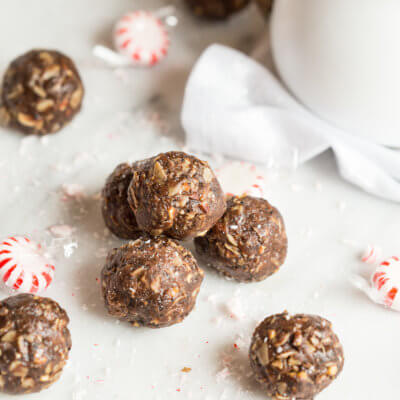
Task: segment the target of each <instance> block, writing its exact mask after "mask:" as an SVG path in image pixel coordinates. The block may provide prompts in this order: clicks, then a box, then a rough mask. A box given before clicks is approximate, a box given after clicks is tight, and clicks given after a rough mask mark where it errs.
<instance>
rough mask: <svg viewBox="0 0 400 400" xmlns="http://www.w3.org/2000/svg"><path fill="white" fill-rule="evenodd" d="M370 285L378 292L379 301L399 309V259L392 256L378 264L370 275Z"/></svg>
mask: <svg viewBox="0 0 400 400" xmlns="http://www.w3.org/2000/svg"><path fill="white" fill-rule="evenodd" d="M372 285H373V286H374V288H375V289H376V291H377V292H378V296H377V298H378V299H379V300H380V301H379V302H380V303H382V304H384V305H385V306H386V307H390V308H393V309H394V310H397V311H400V296H399V289H400V259H399V257H396V256H393V257H391V258H389V259H388V260H385V261H383V262H381V263H380V264H379V266H378V267H377V269H376V271H375V273H374V274H373V275H372Z"/></svg>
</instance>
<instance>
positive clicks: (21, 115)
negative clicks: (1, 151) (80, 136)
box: [0, 50, 84, 135]
mask: <svg viewBox="0 0 400 400" xmlns="http://www.w3.org/2000/svg"><path fill="white" fill-rule="evenodd" d="M83 95H84V90H83V85H82V81H81V78H80V76H79V73H78V71H77V69H76V67H75V64H74V63H73V61H72V60H71V59H70V58H68V57H67V56H65V55H64V54H61V53H59V52H58V51H49V50H32V51H29V52H28V53H26V54H24V55H22V56H20V57H18V58H17V59H16V60H14V61H13V62H12V63H11V64H10V66H9V67H8V69H7V71H6V73H5V76H4V80H3V88H2V94H1V100H2V101H1V102H2V105H1V109H0V119H1V122H2V124H4V125H10V126H11V127H14V128H17V129H19V130H21V131H23V132H25V133H32V134H37V135H46V134H48V133H54V132H57V131H59V130H60V129H61V128H62V127H63V126H64V125H66V124H67V123H68V122H69V121H71V120H72V118H73V117H74V116H75V115H76V114H77V113H78V111H79V110H80V108H81V104H82V99H83Z"/></svg>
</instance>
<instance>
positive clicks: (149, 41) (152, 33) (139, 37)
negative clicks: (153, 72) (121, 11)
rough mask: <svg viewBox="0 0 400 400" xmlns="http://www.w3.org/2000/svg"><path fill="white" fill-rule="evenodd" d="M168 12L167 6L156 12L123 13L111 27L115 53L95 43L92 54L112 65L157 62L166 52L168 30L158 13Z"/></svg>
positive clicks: (153, 63) (138, 64)
mask: <svg viewBox="0 0 400 400" xmlns="http://www.w3.org/2000/svg"><path fill="white" fill-rule="evenodd" d="M169 12H171V9H170V7H166V8H165V9H161V10H159V12H158V13H150V12H148V11H135V12H131V13H128V14H126V15H124V16H123V17H122V18H121V19H120V20H119V21H118V22H117V24H116V26H115V29H114V35H113V36H114V44H115V48H116V50H117V51H118V53H116V52H114V51H112V50H110V49H108V48H106V47H103V46H95V48H94V50H93V52H94V55H95V56H97V57H99V58H102V59H103V60H104V61H106V62H108V63H109V64H111V65H114V66H130V65H132V66H142V67H149V66H153V65H156V64H158V63H159V62H160V61H161V60H162V59H163V58H165V56H166V55H167V53H168V48H169V43H170V42H169V38H168V32H167V30H166V28H165V26H164V24H163V22H162V21H161V19H160V18H158V17H157V15H160V17H161V16H163V15H165V14H168V13H169Z"/></svg>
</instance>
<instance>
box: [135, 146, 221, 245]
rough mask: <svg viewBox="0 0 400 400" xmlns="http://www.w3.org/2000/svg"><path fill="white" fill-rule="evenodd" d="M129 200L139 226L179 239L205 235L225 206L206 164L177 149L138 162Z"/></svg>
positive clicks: (154, 233) (154, 232)
mask: <svg viewBox="0 0 400 400" xmlns="http://www.w3.org/2000/svg"><path fill="white" fill-rule="evenodd" d="M128 200H129V204H130V206H131V208H132V210H133V211H134V213H135V215H136V221H137V223H138V225H139V227H140V228H141V229H143V230H144V231H146V232H148V233H150V234H152V235H162V234H164V235H167V236H170V237H172V238H175V239H179V240H183V239H189V238H192V237H196V236H199V235H201V234H204V233H205V232H206V231H208V230H209V229H210V228H211V227H212V226H213V225H214V224H215V223H216V222H217V221H218V219H219V218H221V216H222V214H223V213H224V211H225V207H226V203H225V198H224V195H223V192H222V189H221V187H220V185H219V183H218V181H217V178H216V177H215V175H214V173H213V171H212V170H211V168H210V167H209V165H208V163H206V162H204V161H201V160H199V159H198V158H196V157H193V156H190V155H188V154H185V153H182V152H177V151H171V152H168V153H162V154H159V155H158V156H156V157H153V158H150V159H148V160H145V161H142V162H139V163H137V167H135V171H134V174H133V179H132V182H131V184H130V186H129V190H128Z"/></svg>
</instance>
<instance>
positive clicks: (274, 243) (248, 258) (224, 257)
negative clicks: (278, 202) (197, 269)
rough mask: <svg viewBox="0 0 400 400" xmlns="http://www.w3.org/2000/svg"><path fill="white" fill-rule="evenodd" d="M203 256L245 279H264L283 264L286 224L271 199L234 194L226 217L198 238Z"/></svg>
mask: <svg viewBox="0 0 400 400" xmlns="http://www.w3.org/2000/svg"><path fill="white" fill-rule="evenodd" d="M195 245H196V251H197V253H198V255H199V257H200V258H201V259H202V260H203V261H204V262H206V263H207V264H208V265H209V266H211V267H213V268H215V269H217V270H218V271H219V272H221V273H223V274H225V275H226V276H228V277H230V278H234V279H236V280H238V281H242V282H251V281H261V280H263V279H265V278H267V277H269V276H270V275H272V274H273V273H275V272H276V271H277V270H278V269H279V267H280V266H281V265H282V264H283V262H284V261H285V258H286V253H287V237H286V231H285V225H284V222H283V219H282V216H281V215H280V213H279V211H278V210H277V209H276V208H274V207H272V206H271V205H270V204H269V203H268V201H267V200H264V199H259V198H255V197H251V196H243V197H231V198H230V199H229V200H228V202H227V210H226V212H225V214H224V215H223V217H222V218H221V219H220V220H219V221H218V222H217V223H216V224H215V225H214V226H213V227H212V228H211V229H210V230H209V231H208V232H207V234H206V235H205V236H202V237H198V238H196V239H195Z"/></svg>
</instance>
